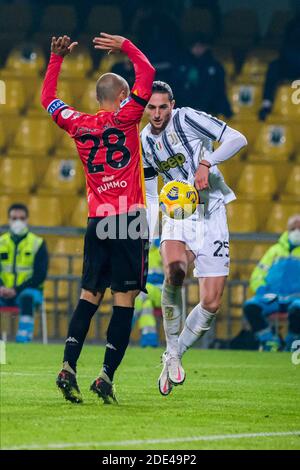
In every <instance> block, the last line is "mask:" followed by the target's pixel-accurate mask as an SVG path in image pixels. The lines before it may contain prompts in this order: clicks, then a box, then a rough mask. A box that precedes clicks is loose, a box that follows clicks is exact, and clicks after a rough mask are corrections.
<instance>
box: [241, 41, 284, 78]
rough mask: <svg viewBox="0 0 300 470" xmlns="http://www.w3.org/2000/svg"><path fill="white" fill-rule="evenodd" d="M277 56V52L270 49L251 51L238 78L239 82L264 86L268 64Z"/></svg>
mask: <svg viewBox="0 0 300 470" xmlns="http://www.w3.org/2000/svg"><path fill="white" fill-rule="evenodd" d="M277 55H278V53H276V51H272V50H268V49H267V50H266V49H253V50H251V52H250V53H249V55H248V56H247V57H246V59H245V62H244V64H243V66H242V69H241V72H240V74H239V76H238V77H237V82H238V83H253V84H262V83H263V82H264V80H265V76H266V72H267V68H268V63H269V62H270V61H271V60H273V59H275V58H276V56H277Z"/></svg>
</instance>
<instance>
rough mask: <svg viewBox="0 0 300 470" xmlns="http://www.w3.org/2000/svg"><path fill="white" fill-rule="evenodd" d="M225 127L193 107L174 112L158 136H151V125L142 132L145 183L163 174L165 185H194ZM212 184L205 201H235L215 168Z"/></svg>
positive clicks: (202, 192) (206, 193)
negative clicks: (201, 163) (199, 168)
mask: <svg viewBox="0 0 300 470" xmlns="http://www.w3.org/2000/svg"><path fill="white" fill-rule="evenodd" d="M226 126H227V125H226V123H225V122H223V121H221V120H219V119H217V118H215V117H213V116H210V115H209V114H206V113H204V112H200V111H196V110H194V109H192V108H177V109H175V110H173V112H172V117H171V119H170V121H169V123H168V125H167V127H166V128H165V129H164V131H163V132H161V133H160V134H159V135H154V134H152V133H151V125H150V124H148V125H147V126H146V127H145V128H144V129H143V131H142V132H141V141H142V152H143V165H144V173H145V179H146V183H147V180H149V179H152V178H155V177H156V176H157V175H158V174H160V175H161V176H162V177H163V180H164V182H165V183H167V182H168V181H172V180H182V181H189V182H190V183H192V184H193V183H194V175H195V173H196V170H197V168H198V166H199V163H200V161H201V160H202V159H206V158H208V157H209V155H211V154H212V152H213V143H214V142H218V141H220V139H221V138H222V135H223V133H224V131H225V129H226ZM214 181H215V182H216V183H217V184H213V182H214ZM209 182H210V189H209V190H205V191H201V194H202V196H203V197H202V199H204V200H205V202H208V200H211V202H213V200H214V202H216V201H217V200H218V201H221V200H222V201H224V202H225V203H227V202H230V200H233V199H235V195H234V193H233V192H232V190H231V189H230V188H229V187H228V186H227V185H225V182H224V179H223V176H222V174H221V172H220V171H219V170H218V168H217V166H216V165H214V166H212V167H211V169H210V176H209ZM222 186H223V188H222ZM225 187H226V188H225ZM224 188H225V193H227V194H226V196H225V195H224V191H223V189H224ZM213 205H215V204H213Z"/></svg>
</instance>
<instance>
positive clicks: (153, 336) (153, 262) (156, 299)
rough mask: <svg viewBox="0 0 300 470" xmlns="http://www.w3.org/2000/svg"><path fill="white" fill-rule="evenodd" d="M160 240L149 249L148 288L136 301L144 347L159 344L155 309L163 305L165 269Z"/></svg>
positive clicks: (136, 318)
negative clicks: (162, 294)
mask: <svg viewBox="0 0 300 470" xmlns="http://www.w3.org/2000/svg"><path fill="white" fill-rule="evenodd" d="M159 245H160V240H159V239H156V240H154V242H153V244H152V246H151V248H150V251H149V270H148V278H147V284H146V289H147V291H148V294H145V293H144V292H141V293H140V295H139V296H138V297H137V299H136V301H135V320H137V321H138V326H139V329H140V332H141V337H140V345H141V346H142V347H143V348H144V347H146V346H152V347H154V348H156V347H157V346H158V333H157V328H156V319H155V314H154V310H155V309H158V308H160V307H161V291H162V286H163V282H164V270H163V265H162V258H161V254H160V251H159Z"/></svg>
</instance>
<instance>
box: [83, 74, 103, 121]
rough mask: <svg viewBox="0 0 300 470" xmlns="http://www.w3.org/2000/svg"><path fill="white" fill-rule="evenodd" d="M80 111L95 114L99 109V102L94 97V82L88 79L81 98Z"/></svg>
mask: <svg viewBox="0 0 300 470" xmlns="http://www.w3.org/2000/svg"><path fill="white" fill-rule="evenodd" d="M80 111H82V112H84V113H89V114H95V113H97V111H99V103H98V101H97V98H96V84H95V82H94V81H90V82H89V83H88V85H87V87H86V89H85V90H84V93H83V95H82V98H81V103H80Z"/></svg>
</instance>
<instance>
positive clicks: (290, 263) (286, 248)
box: [244, 214, 300, 351]
mask: <svg viewBox="0 0 300 470" xmlns="http://www.w3.org/2000/svg"><path fill="white" fill-rule="evenodd" d="M250 288H251V290H252V291H253V292H255V296H254V297H252V298H251V299H249V300H247V301H246V302H245V304H244V314H245V316H246V318H247V320H248V322H249V324H250V326H251V329H252V331H253V333H254V334H255V336H256V338H257V339H258V340H259V342H260V345H261V349H263V350H265V351H270V350H278V349H279V348H280V346H281V341H280V338H279V337H278V335H277V334H276V333H273V331H272V328H271V326H270V323H269V321H268V317H269V315H271V314H273V313H283V312H287V313H288V334H287V336H286V338H285V349H286V350H287V351H289V350H291V347H292V344H293V342H294V341H296V340H298V339H300V214H297V215H294V216H293V217H291V218H290V219H289V221H288V229H287V231H286V232H284V233H283V234H282V235H281V237H280V238H279V240H278V242H277V243H276V244H275V245H273V246H272V247H270V248H269V249H268V250H267V252H266V254H265V255H264V256H263V257H262V259H261V260H260V262H259V263H258V265H257V266H256V268H255V269H254V271H253V273H252V275H251V278H250Z"/></svg>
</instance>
